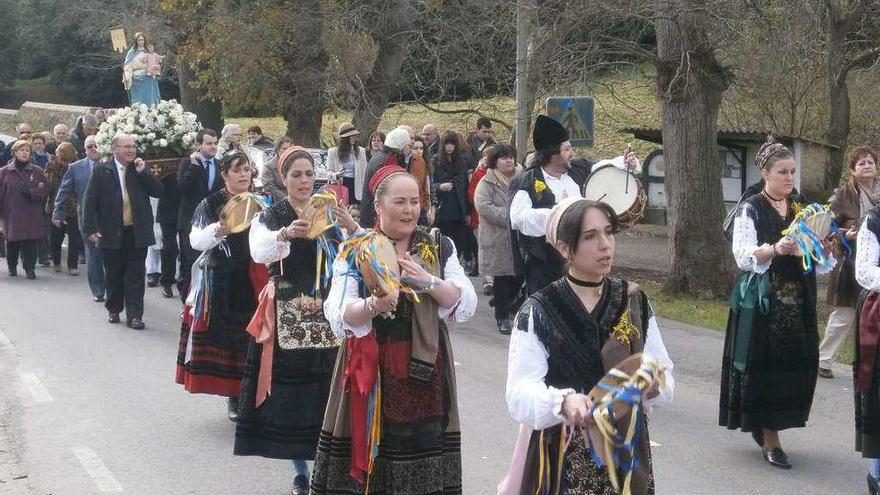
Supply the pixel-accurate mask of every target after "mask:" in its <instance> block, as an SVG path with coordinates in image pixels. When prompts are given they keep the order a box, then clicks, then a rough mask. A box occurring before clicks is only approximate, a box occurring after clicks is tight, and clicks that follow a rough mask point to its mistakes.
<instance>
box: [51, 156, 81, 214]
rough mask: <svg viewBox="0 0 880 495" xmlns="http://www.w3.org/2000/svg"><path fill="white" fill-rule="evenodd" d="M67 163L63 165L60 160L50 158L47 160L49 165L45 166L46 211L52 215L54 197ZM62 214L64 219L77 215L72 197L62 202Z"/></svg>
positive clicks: (65, 171) (59, 187)
mask: <svg viewBox="0 0 880 495" xmlns="http://www.w3.org/2000/svg"><path fill="white" fill-rule="evenodd" d="M68 167H69V165H65V164H64V163H63V162H61V161H60V160H52V161H51V162H49V165H48V166H47V167H46V171H45V174H46V183H47V184H48V185H49V194H48V195H47V196H46V207H45V210H46V213H47V214H49V215H52V213H53V212H54V211H55V197H56V196H57V195H58V190H59V189H61V182H62V180H63V179H64V174H66V173H67V168H68ZM62 215H63V217H64V218H65V219H67V218H75V217H76V216H77V210H76V200H75V199H73V198H68V199H67V201H65V202H64V205H63V206H62Z"/></svg>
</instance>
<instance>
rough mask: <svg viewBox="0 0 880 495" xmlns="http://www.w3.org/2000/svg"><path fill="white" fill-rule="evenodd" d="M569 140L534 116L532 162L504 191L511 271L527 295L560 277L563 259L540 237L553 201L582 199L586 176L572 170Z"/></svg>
mask: <svg viewBox="0 0 880 495" xmlns="http://www.w3.org/2000/svg"><path fill="white" fill-rule="evenodd" d="M568 139H569V138H568V131H567V130H566V129H565V128H564V127H563V126H562V125H561V124H560V123H559V122H556V121H555V120H553V119H551V118H549V117H546V116H544V115H539V116H538V119H537V120H536V121H535V128H534V131H533V133H532V140H533V142H534V146H535V157H534V162H533V163H532V166H531V167H529V168H528V169H526V170H525V171H524V172H523V173H522V174H520V175H519V177H517V180H514V181H513V182H512V183H511V184H510V188H509V189H508V191H509V192H508V195H509V197H510V226H511V229H512V232H511V242H512V244H513V246H514V252H513V255H514V266H515V267H517V269H518V271H517V274H521V275H524V276H525V283H526V293H527V294H533V293H535V292H537V291H539V290H541V289H543V288H544V287H545V286H546V285H547V284H549V283H550V282H553V281H555V280H557V279H559V278H561V277H562V276H563V274H564V273H563V269H564V262H563V259H562V256H560V255H559V253H558V252H557V251H556V249H555V248H554V247H553V246H550V245H549V244H547V241H546V237H545V236H544V232H545V230H546V228H547V221H548V219H549V217H550V211H551V210H552V209H553V207H554V206H555V205H556V203H557V202H559V201H561V200H563V199H565V198H567V197H580V196H582V195H583V190H584V183H585V182H586V179H587V177H586V174H585V173H584V171H583V169H582V168H580V167H579V168H571V165H570V163H569V160H570V158H571V143H570V142H569V140H568ZM518 258H519V259H518Z"/></svg>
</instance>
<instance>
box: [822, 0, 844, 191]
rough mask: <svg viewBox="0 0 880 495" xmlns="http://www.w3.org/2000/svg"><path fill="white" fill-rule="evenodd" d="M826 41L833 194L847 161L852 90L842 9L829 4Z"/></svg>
mask: <svg viewBox="0 0 880 495" xmlns="http://www.w3.org/2000/svg"><path fill="white" fill-rule="evenodd" d="M825 30H826V34H825V36H826V38H827V40H828V41H827V43H828V45H827V47H828V48H827V50H828V53H827V54H826V57H827V62H828V92H829V94H828V100H829V105H830V106H831V108H830V109H829V110H830V111H829V112H828V119H829V120H828V133H829V138H830V141H831V144H833V145H835V146H837V149H835V150H832V151H831V156H830V157H829V163H828V164H827V165H826V167H825V180H824V184H823V189H825V190H826V191H830V190H831V189H834V188H835V187H837V185H838V184H839V183H840V174H841V173H842V172H843V164H844V162H845V161H846V143H847V139H848V138H849V130H850V125H849V117H850V103H849V87H848V86H847V81H846V79H847V75H848V74H847V72H848V69H846V68H845V64H846V46H845V44H846V31H847V27H846V22H845V21H844V20H843V19H841V12H840V7H839V6H838V5H837V4H836V3H835V2H828V3H827V5H826V13H825Z"/></svg>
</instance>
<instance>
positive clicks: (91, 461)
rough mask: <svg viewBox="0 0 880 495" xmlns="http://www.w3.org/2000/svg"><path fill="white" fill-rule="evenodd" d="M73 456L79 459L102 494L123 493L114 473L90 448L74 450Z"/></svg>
mask: <svg viewBox="0 0 880 495" xmlns="http://www.w3.org/2000/svg"><path fill="white" fill-rule="evenodd" d="M73 454H74V455H75V456H76V458H77V459H79V462H80V464H82V466H83V468H85V470H86V472H87V473H89V476H91V477H92V480H94V482H95V484H96V485H98V490H100V491H101V492H102V493H122V485H120V484H119V482H118V481H116V478H114V477H113V473H111V472H110V470H109V469H107V466H105V465H104V461H102V460H101V458H100V457H98V454H96V453H95V451H94V450H92V449H90V448H88V447H80V448H76V449H73Z"/></svg>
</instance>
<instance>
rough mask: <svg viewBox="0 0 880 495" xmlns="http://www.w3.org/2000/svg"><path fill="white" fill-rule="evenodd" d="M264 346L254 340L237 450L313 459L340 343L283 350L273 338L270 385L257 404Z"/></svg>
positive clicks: (237, 429)
mask: <svg viewBox="0 0 880 495" xmlns="http://www.w3.org/2000/svg"><path fill="white" fill-rule="evenodd" d="M262 352H263V346H262V345H261V344H257V343H256V341H254V339H251V341H250V344H249V345H248V351H247V359H246V362H245V368H244V378H243V379H242V383H241V397H240V399H241V400H240V402H239V419H238V424H237V425H236V427H235V451H234V452H235V455H258V456H262V457H270V458H273V459H299V460H313V459H314V458H315V451H316V450H317V448H318V436H319V435H320V433H321V424H322V422H323V420H324V409H325V408H326V407H327V397H328V396H329V394H330V380H331V379H332V377H333V367H334V365H335V363H336V354H337V348H332V349H305V350H283V349H281V348H280V347H278V341H277V339H276V340H275V351H274V356H273V361H272V388H271V393H270V395H269V397H267V398H266V400H265V401H264V402H263V403H262V404H260V407H259V408H257V407H256V395H257V377H258V375H259V370H260V360H261V356H262Z"/></svg>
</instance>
